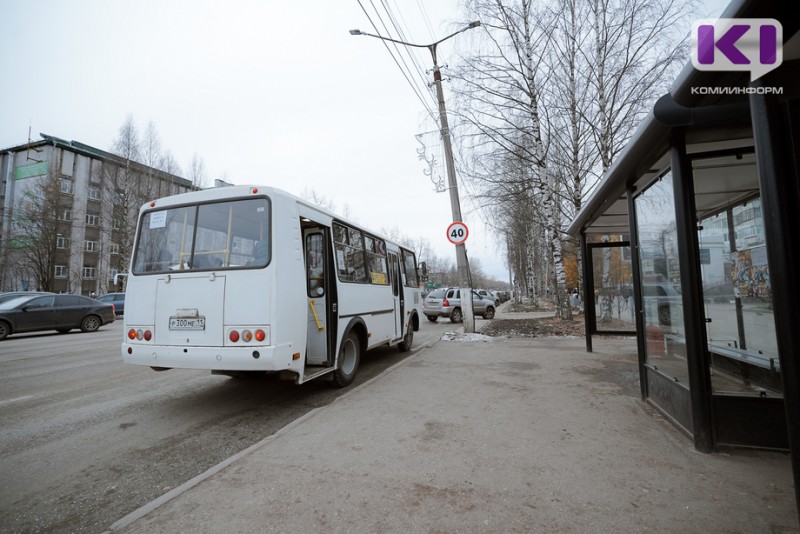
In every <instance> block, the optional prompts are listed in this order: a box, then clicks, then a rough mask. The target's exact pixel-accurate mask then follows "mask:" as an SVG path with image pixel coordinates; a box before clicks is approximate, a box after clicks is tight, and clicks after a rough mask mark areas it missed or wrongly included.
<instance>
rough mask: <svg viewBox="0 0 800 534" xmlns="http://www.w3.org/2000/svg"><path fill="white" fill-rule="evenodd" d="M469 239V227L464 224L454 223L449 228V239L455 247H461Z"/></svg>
mask: <svg viewBox="0 0 800 534" xmlns="http://www.w3.org/2000/svg"><path fill="white" fill-rule="evenodd" d="M467 237H469V230H468V229H467V225H466V224H464V223H463V222H454V223H452V224H451V225H450V226H448V227H447V239H448V241H450V242H451V243H452V244H454V245H461V244H462V243H464V241H466V240H467Z"/></svg>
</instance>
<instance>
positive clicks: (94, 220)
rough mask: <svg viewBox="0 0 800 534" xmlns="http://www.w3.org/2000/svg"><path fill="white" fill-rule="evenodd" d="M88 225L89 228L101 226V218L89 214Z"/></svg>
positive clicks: (87, 217) (87, 216)
mask: <svg viewBox="0 0 800 534" xmlns="http://www.w3.org/2000/svg"><path fill="white" fill-rule="evenodd" d="M86 224H87V225H88V226H100V216H99V215H95V214H93V213H87V214H86Z"/></svg>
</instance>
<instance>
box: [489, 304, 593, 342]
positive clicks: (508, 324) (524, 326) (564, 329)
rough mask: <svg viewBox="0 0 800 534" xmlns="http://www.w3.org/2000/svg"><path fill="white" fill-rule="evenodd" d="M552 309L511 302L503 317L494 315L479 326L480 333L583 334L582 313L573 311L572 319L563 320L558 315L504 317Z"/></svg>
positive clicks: (541, 335) (490, 334)
mask: <svg viewBox="0 0 800 534" xmlns="http://www.w3.org/2000/svg"><path fill="white" fill-rule="evenodd" d="M543 311H552V312H553V313H554V314H555V309H553V308H552V307H534V306H531V305H529V304H519V303H516V302H512V303H511V304H510V305H509V307H508V308H506V310H505V313H504V316H503V317H495V318H494V319H493V320H491V321H489V322H488V323H486V325H484V327H483V328H481V334H485V335H487V336H493V337H501V336H502V337H546V336H583V335H584V331H585V330H584V326H583V314H582V313H580V314H578V313H575V314H573V316H572V320H571V321H569V320H563V319H559V318H558V317H544V318H535V319H531V318H524V319H513V318H506V316H507V315H511V314H514V313H528V312H543Z"/></svg>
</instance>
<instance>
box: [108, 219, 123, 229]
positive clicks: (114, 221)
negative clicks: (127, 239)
mask: <svg viewBox="0 0 800 534" xmlns="http://www.w3.org/2000/svg"><path fill="white" fill-rule="evenodd" d="M120 228H122V221H120V218H119V217H114V218H113V219H111V229H112V230H119V229H120Z"/></svg>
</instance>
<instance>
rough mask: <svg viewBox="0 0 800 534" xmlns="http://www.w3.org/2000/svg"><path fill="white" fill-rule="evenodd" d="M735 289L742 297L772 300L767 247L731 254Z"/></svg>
mask: <svg viewBox="0 0 800 534" xmlns="http://www.w3.org/2000/svg"><path fill="white" fill-rule="evenodd" d="M731 269H732V273H731V274H732V278H733V287H734V288H735V289H736V292H737V294H738V295H739V296H741V297H764V298H771V296H772V286H771V285H770V280H769V266H768V265H767V252H766V247H764V246H760V247H754V248H752V249H747V250H737V251H736V252H732V253H731Z"/></svg>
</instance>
